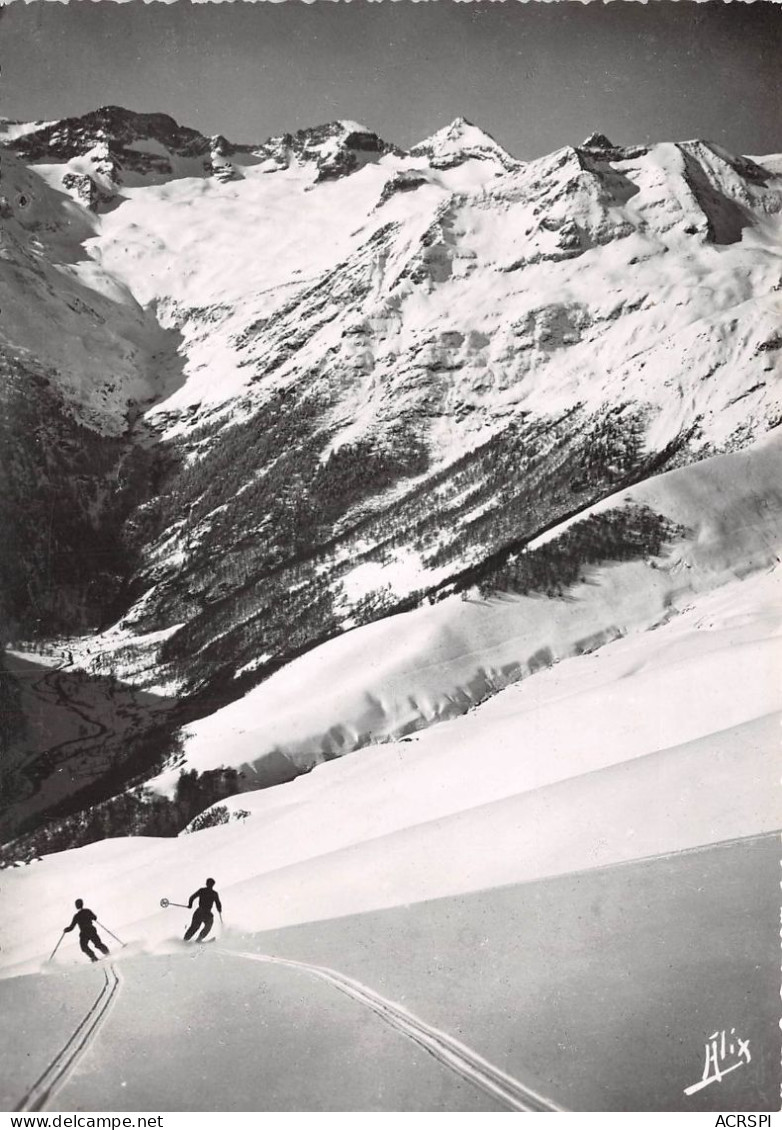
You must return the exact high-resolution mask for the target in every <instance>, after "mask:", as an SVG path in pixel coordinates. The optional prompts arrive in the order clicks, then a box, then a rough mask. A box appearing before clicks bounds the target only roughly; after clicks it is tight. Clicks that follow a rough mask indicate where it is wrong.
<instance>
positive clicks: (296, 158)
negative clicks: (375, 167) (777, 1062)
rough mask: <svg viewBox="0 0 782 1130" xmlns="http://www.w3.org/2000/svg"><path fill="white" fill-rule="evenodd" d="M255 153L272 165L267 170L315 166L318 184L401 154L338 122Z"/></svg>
mask: <svg viewBox="0 0 782 1130" xmlns="http://www.w3.org/2000/svg"><path fill="white" fill-rule="evenodd" d="M254 152H255V153H256V154H257V155H258V156H260V157H262V158H264V159H265V160H266V161H267V162H269V167H268V170H267V171H274V169H276V168H287V167H288V166H289V165H291V164H298V165H312V166H314V168H315V169H316V178H315V179H316V181H323V180H335V179H337V178H339V177H342V176H347V175H348V174H349V173H353V172H356V171H357V170H358V169H360V168H362V167H363V166H364V165H366V164H370V163H374V162H376V161H379V160H380V158H381V157H383V156H384V155H385V154H386V153H399V152H401V151H400V150H398V149H397V148H396V146H394V145H390V144H389V143H388V142H386V141H383V140H382V138H380V137H378V135H377V134H376V133H373V132H372V131H371V130H368V129H366V127H365V126H362V125H360V124H359V123H358V122H354V121H349V120H345V119H343V120H338V121H333V122H326V123H325V124H323V125H319V126H311V127H307V128H305V129H300V130H297V131H296V133H293V134H290V133H286V134H282V135H281V136H279V137H272V138H269V140H268V141H265V142H264V143H263V144H262V145H260V146H257V147H256V148H255V149H254Z"/></svg>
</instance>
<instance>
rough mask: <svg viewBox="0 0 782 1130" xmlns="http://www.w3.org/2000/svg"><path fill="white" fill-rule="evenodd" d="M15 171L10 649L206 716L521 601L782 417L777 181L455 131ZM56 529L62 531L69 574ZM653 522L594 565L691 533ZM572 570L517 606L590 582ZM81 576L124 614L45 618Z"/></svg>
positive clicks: (756, 169) (59, 161)
mask: <svg viewBox="0 0 782 1130" xmlns="http://www.w3.org/2000/svg"><path fill="white" fill-rule="evenodd" d="M5 139H6V140H5V146H6V148H5V149H4V156H3V186H2V188H3V194H4V198H3V204H2V207H3V210H4V216H5V219H6V221H7V223H6V225H5V227H4V237H3V247H2V252H1V253H0V284H1V285H2V286H3V288H4V293H3V302H2V308H3V311H4V326H3V335H4V337H3V341H2V349H3V356H4V358H6V365H7V368H8V371H9V372H10V373H11V378H10V379H9V382H8V386H7V390H6V391H5V392H4V393H3V395H4V397H5V398H6V403H7V406H8V407H7V412H6V417H7V421H8V423H7V427H8V430H9V434H12V435H13V436H14V437H15V440H14V443H15V445H16V446H15V447H12V451H13V452H14V454H13V456H12V460H11V465H10V466H9V467H6V468H4V475H5V480H6V483H7V484H9V486H8V490H7V492H6V493H7V497H8V498H10V499H11V500H12V501H11V502H10V503H9V505H10V507H11V509H10V513H9V518H8V523H9V528H10V529H11V530H12V537H13V536H15V537H16V538H17V545H16V548H15V551H14V554H12V555H11V558H10V559H12V565H11V566H10V568H11V573H12V576H11V578H10V580H7V581H6V582H4V583H5V586H6V589H7V591H10V592H11V593H12V594H13V599H12V602H11V603H12V610H11V612H9V613H8V614H7V619H8V620H9V621H12V622H13V624H14V625H16V627H14V626H12V627H11V628H10V631H11V634H14V635H16V636H24V635H27V636H29V635H31V634H33V633H36V634H38V635H39V636H46V635H47V634H48V635H51V634H53V633H54V632H55V631H56V632H58V633H62V634H66V635H68V636H69V637H71V638H70V639H69V642H68V650H69V652H70V654H71V656H72V660H73V662H74V663H75V664H76V665H77V666H80V667H82V668H83V669H85V670H86V671H88V672H91V673H93V674H95V675H98V676H106V675H109V674H113V675H116V676H117V677H119V678H120V679H124V680H127V681H129V682H135V683H138V684H140V685H141V686H142V687H145V688H146V689H147V690H148V691H150V692H152V693H153V694H160V695H166V696H171V695H175V694H178V695H180V696H184V697H185V698H187V699H188V701H189V703H190V708H191V710H192V712H193V713H196V714H197V713H202V714H206V713H209V712H210V711H211V710H214V708H215V706H216V705H219V704H221V703H223V702H225V701H227V700H230V699H232V698H233V699H236V698H238V697H239V696H240V695H242V694H243V693H244V692H246V691H247V690H248V689H250V688H251V687H252V686H254V685H255V684H257V683H260V682H261V681H262V680H264V679H265V678H267V677H268V676H269V675H270V674H272V673H273V672H274V671H276V670H278V669H279V668H280V667H282V666H284V665H285V664H286V663H288V662H289V661H290V660H292V659H294V658H295V657H296V656H298V655H300V654H302V653H304V652H307V651H309V650H310V649H311V648H313V646H314V645H316V644H318V643H320V642H323V641H326V640H328V639H330V638H332V637H335V636H338V635H340V634H342V633H343V632H345V631H346V630H347V629H349V628H353V627H355V626H359V625H362V624H367V623H369V622H371V621H374V620H377V619H378V618H380V617H382V616H385V615H387V614H389V613H392V612H400V611H404V610H406V609H412V608H416V607H419V606H421V605H422V604H423V603H427V602H432V601H434V602H437V601H439V600H440V599H442V598H443V597H446V596H448V594H450V593H453V592H454V591H463V590H465V589H468V588H470V587H471V586H473V585H475V584H479V585H482V586H483V589H484V591H491V589H492V587H495V588H496V589H499V590H503V589H506V588H508V586H509V585H510V584H511V580H512V579H513V578H515V579H516V581H518V576H519V569H520V566H518V564H517V563H518V560H519V555H520V554H521V553H522V551H524V550H525V547H527V546H528V545H529V543H530V542H531V541H533V539H536V538H539V537H540V536H541V535H543V534H544V533H545V532H546V531H549V530H552V529H555V528H558V527H559V526H560V524H561V523H563V522H564V523H567V522H569V521H570V520H572V519H575V518H577V517H578V516H579V515H582V514H583V513H584V512H585V511H587V510H588V509H589V508H591V507H594V506H595V505H596V504H598V503H600V501H601V500H603V499H605V498H606V497H608V496H612V495H615V494H616V493H617V492H620V491H624V490H627V489H629V488H631V487H633V486H634V484H638V483H641V482H643V481H645V480H647V479H650V478H651V477H652V476H655V475H657V474H659V473H660V472H662V471H665V470H669V469H673V468H677V467H684V466H686V465H687V464H689V463H692V462H696V461H701V460H705V459H709V458H711V457H713V456H715V455H717V454H719V453H730V452H735V451H738V450H740V449H743V448H745V447H747V446H748V445H749V444H751V443H753V442H754V441H755V440H757V439H759V438H761V437H762V436H763V435H764V434H765V433H766V432H767V431H769V430H770V429H773V428H774V427H776V425H777V424H778V423H779V422H780V419H782V406H781V404H780V392H779V381H778V377H779V372H780V360H779V355H780V347H782V336H780V330H779V327H780V315H782V261H781V260H780V248H781V246H782V244H781V243H780V213H781V212H782V179H781V178H780V176H779V174H778V173H777V172H776V165H775V163H774V162H773V161H769V162H765V161H764V160H763V159H762V158H758V159H756V160H750V159H748V158H745V157H737V156H734V155H731V154H729V153H727V152H725V151H724V150H722V149H720V148H719V147H717V146H715V145H712V144H710V143H707V142H702V141H689V142H682V143H678V144H677V143H663V144H659V145H654V146H648V147H647V146H635V147H630V148H626V147H625V148H622V147H617V146H614V145H613V144H612V143H611V141H610V140H609V139H608V138H606V137H605V136H603V135H600V134H593V135H592V136H591V137H590V138H588V139H587V140H586V141H585V142H584V144H583V145H582V146H579V147H567V148H564V149H561V150H558V151H557V152H555V153H553V154H551V155H550V156H548V157H545V158H542V159H540V160H538V161H533V162H529V163H527V164H523V163H521V162H519V161H516V160H515V159H514V158H512V157H511V156H510V155H509V154H507V153H505V151H504V150H502V148H501V147H500V146H499V145H498V144H497V143H496V142H495V141H494V140H493V139H492V138H491V137H489V135H488V134H485V133H484V132H483V131H481V130H479V129H478V128H477V127H475V126H473V125H471V124H470V123H467V122H465V121H464V120H463V119H457V120H456V121H455V122H454V123H453V124H452V125H451V126H449V127H447V128H446V129H444V130H442V131H439V132H438V133H437V134H435V135H434V136H433V137H432V138H429V139H427V140H426V141H424V142H422V143H420V144H419V145H416V146H414V147H413V148H412V149H411V150H410V151H409V152H403V151H401V150H400V149H398V148H397V147H395V146H393V145H390V144H387V143H385V142H383V141H382V140H381V139H379V138H378V137H377V136H376V135H375V134H373V133H371V132H370V131H368V130H366V129H365V128H364V127H362V126H359V125H358V124H357V123H354V122H336V123H331V124H329V125H326V126H322V127H318V128H316V129H312V130H303V131H299V132H298V133H296V134H286V135H283V136H282V137H277V138H272V139H269V140H268V141H266V142H264V143H261V144H257V145H236V144H233V143H231V142H229V141H227V140H226V139H225V138H223V137H215V138H205V137H203V136H202V135H200V134H198V133H197V132H196V131H193V130H188V129H185V128H183V127H180V126H178V125H177V123H175V122H174V121H173V120H172V119H170V118H168V117H166V116H165V115H143V114H132V113H130V112H128V111H124V110H119V109H117V108H113V107H109V108H105V109H103V110H99V111H96V112H95V113H94V114H90V115H86V116H85V117H83V118H80V119H66V120H63V121H61V122H55V123H47V124H43V125H39V124H35V125H34V126H30V127H29V128H27V127H24V126H23V125H19V124H17V125H15V126H14V128H13V129H12V128H10V126H9V127H8V128H7V129H6V131H5ZM33 312H34V313H33ZM6 314H7V317H6ZM22 405H24V406H25V407H24V408H23V407H22ZM51 405H56V408H53V407H50V406H51ZM25 413H27V416H25ZM30 417H32V418H34V419H36V420H37V421H39V422H40V421H42V420H46V421H51V423H50V424H47V427H46V428H45V429H44V431H43V432H42V431H41V429H40V427H39V426H38V424H36V425H35V427H38V431H35V428H34V427H31V426H30V425H28V424H26V423H25V421H26V420H27V419H28V418H30ZM33 434H35V435H36V436H37V437H38V438H37V439H36V441H35V443H37V444H38V447H36V446H35V443H29V442H28V438H29V437H30V436H31V435H33ZM42 449H44V450H46V452H47V456H46V460H42V458H41V455H40V452H41V450H42ZM51 452H56V454H54V455H52V454H51ZM33 453H35V454H33ZM79 459H82V460H83V462H84V466H82V465H81V464H80V463H79V462H78V461H79ZM44 463H45V467H44ZM130 468H132V474H131V473H128V474H126V473H125V469H130ZM31 482H32V483H33V487H32V489H31V488H30V483H31ZM74 483H78V484H79V485H78V486H74V485H73V484H74ZM120 484H123V485H120ZM28 494H30V495H32V496H34V497H33V499H32V502H31V501H30V500H29V499H28ZM36 506H37V507H38V510H36V509H35V507H36ZM47 506H48V507H49V509H50V510H52V509H53V510H56V511H58V512H62V511H64V512H67V514H69V515H72V516H73V523H72V528H71V527H69V529H68V530H67V531H64V532H63V533H62V535H58V537H60V538H61V540H56V542H55V546H56V551H52V550H51V547H50V548H49V549H48V550H46V551H45V552H44V549H43V548H42V544H43V543H42V541H41V536H40V535H39V531H40V530H42V529H45V528H46V526H45V521H44V520H43V517H41V516H40V515H43V514H44V512H45V511H46V508H47ZM633 513H634V516H633V518H632V521H630V520H625V519H624V518H623V519H622V520H621V521H620V523H619V527H617V526H616V525H615V524H614V525H611V521H613V520H611V521H609V524H608V526H606V527H603V526H599V528H597V527H590V532H589V538H588V539H587V541H588V542H589V545H590V549H589V551H588V553H589V555H591V556H589V561H590V562H591V563H600V562H603V561H611V560H614V559H616V556H617V555H618V557H619V559H622V560H625V559H628V558H629V557H633V556H635V557H640V558H642V557H645V556H646V557H648V556H650V555H651V556H654V555H657V554H659V553H661V552H663V550H664V547H665V545H668V544H670V543H671V542H672V541H674V540H675V539H676V538H677V537H681V536H684V534H683V527H682V528H681V529H680V528H679V526H678V525H677V523H676V519H675V516H672V515H667V514H666V513H665V511H660V510H654V511H653V513H652V516H651V518H650V516H649V514H648V513H647V512H646V510H644V509H643V508H642V509H640V510H639V511H637V512H633ZM659 514H662V515H663V518H662V525H655V522H657V521H658V518H657V515H659ZM29 515H35V517H34V518H33V520H29V519H28V516H29ZM715 520H716V519H715ZM598 525H599V524H598ZM50 528H52V527H50ZM564 528H565V527H563V536H564ZM618 528H620V532H619V533H617V529H618ZM13 531H16V533H15V534H14V533H13ZM90 531H93V533H94V536H100V537H102V538H103V539H105V540H106V549H105V552H102V554H101V560H102V562H103V563H104V565H102V566H101V568H102V569H103V572H102V573H99V572H98V573H96V569H95V566H94V565H91V564H90V563H89V555H88V554H84V555H83V558H84V560H83V561H82V559H81V558H79V557H78V555H76V556H74V554H75V553H76V549H75V547H77V546H83V545H84V544H85V542H86V541H87V540H88V539H89V537H90ZM564 544H565V545H566V547H567V550H566V552H565V551H563V552H562V553H561V554H560V559H561V560H560V563H559V564H558V565H556V569H555V574H556V575H555V576H554V578H553V580H552V576H551V567H550V565H549V564H548V563H547V564H546V567H545V569H543V570H542V572H541V571H540V570H539V571H538V572H535V571H533V573H531V574H528V573H525V574H524V576H525V580H524V584H525V585H526V586H527V587H526V589H525V591H532V592H539V591H544V592H545V591H549V590H551V591H554V592H559V591H562V592H565V591H566V590H567V589H568V587H569V586H570V585H571V584H572V583H575V582H576V581H577V579H578V578H576V577H575V576H574V574H573V569H572V560H576V561H579V560H580V559H581V558H580V556H579V555H581V554H582V548H580V547H582V546H583V544H585V543H584V541H583V539H581V540H580V541H579V539H578V538H575V541H571V542H567V543H564ZM69 547H73V548H69ZM574 547H575V548H574ZM583 552H586V551H585V550H584V551H583ZM47 554H48V556H47ZM66 554H70V559H71V560H73V561H75V562H76V569H75V572H76V574H77V576H78V578H80V580H81V581H83V582H84V583H86V582H87V581H89V583H90V585H91V591H94V592H96V593H109V592H110V593H111V599H108V598H106V599H101V600H97V599H96V600H95V601H93V602H92V603H91V604H90V603H89V602H86V601H85V600H84V599H82V598H81V597H80V596H79V595H78V594H77V596H74V597H73V599H72V600H71V601H69V602H66V606H65V609H64V610H63V609H62V608H60V609H59V610H58V616H59V618H56V617H54V615H53V611H52V609H51V607H49V606H45V607H44V612H43V615H41V614H37V615H35V616H31V615H30V614H29V613H25V611H24V584H27V583H28V579H29V584H31V585H32V586H33V588H35V586H36V585H37V586H38V588H39V589H40V587H41V578H42V577H45V576H47V575H50V574H47V572H46V570H47V569H50V568H51V559H52V557H53V556H57V557H58V558H59V559H62V558H63V557H64V556H65V555H66ZM568 555H569V556H570V558H571V564H570V565H567V564H566V563H563V562H565V559H566V558H567V557H568ZM538 560H540V559H538ZM106 562H109V565H105V563H106ZM104 566H105V567H104ZM557 570H559V572H557ZM23 577H24V578H25V580H24V582H23V581H22V578H23ZM60 583H61V582H59V581H58V582H57V584H56V585H53V586H50V588H51V591H52V592H54V591H56V588H57V585H59V584H60ZM8 599H9V598H6V602H8ZM80 601H81V603H79V602H80ZM71 605H73V608H71ZM76 606H78V608H79V612H78V614H77V612H76V611H75V609H76ZM87 627H90V628H93V629H100V630H101V631H100V634H99V635H97V636H96V635H90V636H83V637H81V638H78V637H79V633H81V632H83V631H84V630H85V629H86V628H87ZM8 632H9V628H7V629H6V634H8ZM88 646H89V649H90V650H89V653H88V652H87V647H88ZM510 678H511V676H510V675H509V676H508V679H510ZM505 681H508V680H507V679H506V680H505ZM501 682H502V680H500V683H501ZM476 685H477V684H476ZM498 685H499V684H498ZM494 689H496V687H495V688H494ZM491 691H492V687H488V689H487V690H486V693H491ZM478 697H480V696H478ZM471 701H474V698H473V699H470V696H466V698H465V699H464V700H463V702H462V707H463V708H465V709H466V707H467V706H468V705H470V702H471ZM457 712H458V709H457ZM425 714H426V712H425V711H423V713H422V714H421V718H424V716H425ZM370 715H371V711H370ZM409 722H410V720H409V719H408V721H407V722H405V725H406V726H407V725H408V724H409ZM413 723H414V724H413V727H412V728H415V720H413ZM336 725H337V727H339V720H337V722H336ZM359 729H360V727H359ZM372 733H373V731H372V726H371V725H369V727H368V728H365V730H361V742H363V741H365V740H371V737H372ZM354 736H355V735H354ZM340 741H341V739H339V740H336V739H335V748H336V747H339V745H340ZM351 741H352V739H351ZM348 744H350V743H348ZM354 744H355V743H354ZM359 744H361V743H359ZM288 771H289V767H288V769H286V772H288Z"/></svg>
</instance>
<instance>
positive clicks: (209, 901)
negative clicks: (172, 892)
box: [185, 879, 223, 942]
mask: <svg viewBox="0 0 782 1130" xmlns="http://www.w3.org/2000/svg"><path fill="white" fill-rule="evenodd" d="M214 885H215V881H214V879H207V880H206V886H205V887H201V888H200V889H199V890H197V891H196V892H195V894H192V895H191V896H190V898H189V899H188V901H187V905H188V906H189V907H190V906H192V905H193V903H194V902H195V900H196V899H198V906H197V907H196V911H195V914H194V915H193V920H192V922H191V923H190V925H189V926H188V928H187V933H186V934H185V941H186V942H189V941H190V939H191V938H192V936H193V934H195V932H196V930H197V929H198V927H199V926H201V927H202V929H201V933H200V934H199V935H198V937H197V938H196V941H197V942H202V941H203V940H204V938H205V937H206V935H207V934H208V933H209V931H210V930H211V929H212V926H213V925H214V920H215V917H214V915H213V914H212V907H213V906H216V907H217V909H218V911H219V912H220V914H222V913H223V908H222V906H221V904H220V896H219V895H218V893H217V891H216V890H214Z"/></svg>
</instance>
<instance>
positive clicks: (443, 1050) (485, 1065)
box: [223, 950, 564, 1112]
mask: <svg viewBox="0 0 782 1130" xmlns="http://www.w3.org/2000/svg"><path fill="white" fill-rule="evenodd" d="M223 952H224V953H227V954H229V955H230V956H232V957H240V958H244V959H246V960H248V961H260V962H265V963H269V964H273V965H285V966H288V967H289V968H291V969H300V970H302V971H303V972H305V973H309V974H310V975H311V976H312V977H317V978H319V979H320V980H322V981H326V982H327V983H328V984H329V985H332V986H333V987H334V988H335V989H337V990H338V991H339V992H341V993H344V994H345V995H346V996H348V997H351V998H352V999H353V1000H355V1001H358V1002H359V1003H360V1004H363V1005H365V1006H366V1007H367V1008H370V1009H371V1010H372V1012H374V1013H375V1014H376V1015H377V1016H379V1017H380V1019H381V1020H383V1021H384V1022H385V1023H386V1024H388V1025H390V1026H391V1027H392V1028H394V1029H395V1030H396V1031H397V1032H401V1033H402V1035H404V1036H407V1038H408V1039H410V1040H412V1041H413V1042H414V1043H416V1044H418V1045H419V1046H420V1047H422V1048H423V1049H424V1050H425V1051H427V1052H428V1053H429V1054H430V1055H431V1056H433V1057H434V1058H435V1059H436V1060H438V1062H440V1063H442V1064H444V1065H445V1066H446V1067H449V1068H450V1069H451V1070H452V1071H455V1072H456V1073H457V1075H461V1076H462V1078H463V1079H466V1080H467V1081H468V1082H469V1083H472V1084H473V1085H474V1086H476V1087H478V1088H480V1090H482V1091H485V1092H486V1093H487V1094H489V1095H491V1096H492V1097H493V1098H495V1099H497V1100H498V1101H499V1102H501V1103H503V1104H504V1105H505V1106H506V1107H507V1108H508V1109H509V1110H518V1111H527V1112H532V1111H561V1110H563V1109H564V1108H563V1107H560V1106H557V1105H555V1104H554V1103H553V1102H551V1100H550V1099H546V1098H544V1097H543V1096H542V1095H539V1094H537V1092H535V1091H533V1090H531V1089H530V1088H529V1087H526V1086H525V1085H524V1084H523V1083H521V1082H520V1081H519V1080H518V1079H515V1078H514V1077H513V1076H512V1075H508V1073H507V1072H505V1071H503V1070H502V1069H501V1068H499V1067H496V1066H495V1065H494V1064H493V1063H489V1061H488V1060H487V1059H484V1058H483V1056H481V1055H479V1054H478V1052H475V1051H473V1050H472V1048H469V1047H467V1045H466V1044H463V1043H462V1042H461V1041H460V1040H457V1039H455V1038H454V1037H453V1036H449V1035H448V1034H447V1033H446V1032H443V1031H442V1030H441V1029H439V1028H435V1027H433V1026H432V1025H431V1024H427V1023H426V1021H424V1020H421V1019H420V1017H418V1016H415V1015H413V1013H412V1012H408V1011H407V1009H405V1008H402V1006H401V1005H399V1004H396V1003H395V1002H394V1001H389V1000H387V999H386V998H385V997H382V996H380V994H379V993H376V992H375V991H374V990H373V989H370V988H368V987H367V986H366V985H363V984H362V983H361V982H360V981H356V980H354V978H352V977H346V976H345V975H344V974H343V973H338V972H337V971H336V970H334V969H328V968H326V967H324V966H320V965H309V964H308V963H307V962H304V961H291V960H289V959H287V958H281V957H272V956H271V955H269V954H257V953H245V952H243V951H240V950H224V951H223Z"/></svg>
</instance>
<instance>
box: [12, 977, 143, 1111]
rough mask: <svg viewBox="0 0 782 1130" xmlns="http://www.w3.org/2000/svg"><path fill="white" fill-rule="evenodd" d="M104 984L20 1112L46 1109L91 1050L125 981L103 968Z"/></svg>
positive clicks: (20, 1108) (23, 1100) (19, 1106)
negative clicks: (82, 1058)
mask: <svg viewBox="0 0 782 1130" xmlns="http://www.w3.org/2000/svg"><path fill="white" fill-rule="evenodd" d="M103 977H104V982H103V985H102V987H101V990H100V992H99V993H98V996H97V997H96V999H95V1001H94V1003H93V1004H92V1006H91V1007H90V1008H89V1009H88V1010H87V1012H86V1013H85V1015H84V1017H83V1019H82V1021H81V1023H80V1024H78V1025H77V1027H76V1028H75V1029H74V1030H73V1032H72V1033H71V1035H70V1037H69V1038H68V1040H67V1041H66V1043H65V1044H64V1045H63V1047H62V1049H61V1050H60V1051H59V1052H58V1053H57V1055H56V1056H55V1057H54V1059H53V1060H52V1061H51V1063H50V1064H49V1066H48V1067H47V1068H46V1070H45V1071H44V1072H43V1074H42V1075H40V1076H39V1077H38V1079H37V1080H36V1082H35V1083H33V1085H32V1087H31V1088H30V1089H29V1091H28V1092H27V1093H26V1094H25V1096H24V1098H22V1100H21V1102H20V1103H19V1105H18V1106H17V1108H16V1109H17V1110H18V1111H35V1110H43V1109H44V1108H45V1107H46V1104H47V1103H48V1101H49V1100H50V1099H51V1098H52V1097H53V1096H54V1095H55V1094H56V1092H57V1091H58V1090H59V1089H60V1087H62V1086H63V1084H64V1083H65V1082H66V1081H67V1079H68V1078H69V1076H70V1074H71V1072H72V1071H73V1069H74V1068H75V1067H76V1064H77V1063H78V1062H79V1060H80V1059H81V1057H82V1055H83V1054H84V1053H85V1051H86V1050H87V1049H88V1048H89V1047H90V1045H91V1044H92V1042H93V1040H94V1039H95V1037H96V1035H97V1033H98V1031H99V1029H100V1028H101V1026H102V1024H103V1022H104V1021H105V1020H106V1017H107V1016H108V1014H109V1012H110V1010H111V1006H112V1004H113V1003H114V1001H115V999H116V998H117V996H118V995H119V990H120V987H121V984H122V979H121V978H120V975H119V973H118V972H117V970H116V969H115V968H114V965H113V964H109V965H107V966H104V968H103Z"/></svg>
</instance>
